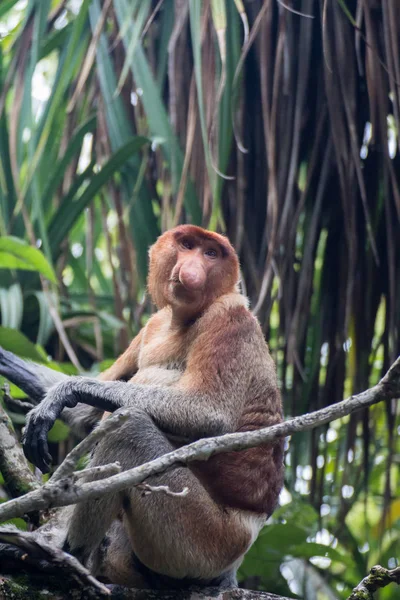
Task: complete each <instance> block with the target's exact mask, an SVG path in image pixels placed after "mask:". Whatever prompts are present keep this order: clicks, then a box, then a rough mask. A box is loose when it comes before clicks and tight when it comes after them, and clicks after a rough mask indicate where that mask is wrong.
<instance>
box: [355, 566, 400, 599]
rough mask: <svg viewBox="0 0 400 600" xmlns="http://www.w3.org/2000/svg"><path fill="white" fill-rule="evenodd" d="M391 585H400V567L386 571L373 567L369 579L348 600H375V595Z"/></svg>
mask: <svg viewBox="0 0 400 600" xmlns="http://www.w3.org/2000/svg"><path fill="white" fill-rule="evenodd" d="M389 583H397V584H398V585H400V567H396V569H391V570H390V569H385V568H384V567H381V566H380V565H377V566H376V567H372V569H371V570H370V572H369V575H367V577H364V579H363V580H362V581H361V582H360V583H359V584H358V586H357V587H355V588H354V590H353V591H352V593H351V594H350V596H349V597H348V599H347V600H373V594H374V592H376V591H377V590H378V589H380V588H384V587H386V586H387V585H389Z"/></svg>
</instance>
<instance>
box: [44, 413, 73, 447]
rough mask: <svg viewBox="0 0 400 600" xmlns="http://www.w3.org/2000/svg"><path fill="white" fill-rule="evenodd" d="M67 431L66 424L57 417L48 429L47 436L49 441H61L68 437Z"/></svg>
mask: <svg viewBox="0 0 400 600" xmlns="http://www.w3.org/2000/svg"><path fill="white" fill-rule="evenodd" d="M69 433H70V429H69V427H68V425H66V424H65V423H63V422H62V421H60V420H59V419H57V420H56V422H55V423H54V425H53V427H52V428H51V429H50V431H49V433H48V436H47V437H48V440H49V442H53V443H57V442H63V441H64V440H66V439H67V438H68V436H69Z"/></svg>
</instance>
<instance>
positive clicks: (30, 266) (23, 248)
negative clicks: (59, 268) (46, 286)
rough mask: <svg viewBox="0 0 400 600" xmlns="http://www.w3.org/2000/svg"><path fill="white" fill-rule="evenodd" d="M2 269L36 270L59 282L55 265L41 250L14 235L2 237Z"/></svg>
mask: <svg viewBox="0 0 400 600" xmlns="http://www.w3.org/2000/svg"><path fill="white" fill-rule="evenodd" d="M0 269H22V270H25V271H36V272H37V273H41V274H42V275H44V276H45V277H46V278H47V279H50V281H52V282H53V283H56V282H57V279H56V276H55V273H54V271H53V267H52V266H51V265H50V264H49V263H48V261H47V260H46V258H45V257H44V256H43V254H42V253H41V252H40V250H38V249H37V248H35V247H34V246H29V244H27V243H26V242H24V241H23V240H20V239H19V238H16V237H12V236H6V237H3V238H1V239H0Z"/></svg>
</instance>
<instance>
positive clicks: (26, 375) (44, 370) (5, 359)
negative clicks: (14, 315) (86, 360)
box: [0, 346, 68, 403]
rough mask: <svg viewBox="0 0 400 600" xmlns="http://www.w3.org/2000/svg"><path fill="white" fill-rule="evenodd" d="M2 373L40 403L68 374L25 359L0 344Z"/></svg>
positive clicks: (34, 400)
mask: <svg viewBox="0 0 400 600" xmlns="http://www.w3.org/2000/svg"><path fill="white" fill-rule="evenodd" d="M0 375H3V376H4V377H6V378H7V379H8V380H9V381H11V383H14V384H15V385H17V386H18V387H19V388H21V390H22V391H23V392H25V393H26V394H27V395H28V396H29V398H31V400H33V402H35V403H39V402H40V401H41V400H42V399H43V397H44V396H45V394H46V392H47V390H48V389H49V388H51V387H52V386H53V385H55V384H56V383H60V381H63V380H64V379H67V378H68V375H65V374H64V373H60V372H58V371H54V370H53V369H49V368H48V367H45V366H44V365H39V364H37V363H34V362H31V361H28V360H23V359H22V358H19V356H16V355H15V354H13V353H12V352H9V351H8V350H4V348H2V347H1V346H0Z"/></svg>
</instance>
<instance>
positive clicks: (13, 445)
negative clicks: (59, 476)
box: [0, 391, 41, 498]
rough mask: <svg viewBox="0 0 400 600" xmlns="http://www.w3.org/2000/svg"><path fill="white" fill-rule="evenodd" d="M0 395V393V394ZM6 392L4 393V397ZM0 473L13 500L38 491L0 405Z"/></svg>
mask: <svg viewBox="0 0 400 600" xmlns="http://www.w3.org/2000/svg"><path fill="white" fill-rule="evenodd" d="M0 394H1V392H0ZM5 394H7V392H6V391H5V392H4V395H5ZM0 473H1V474H2V475H3V477H4V484H5V488H6V490H7V492H8V493H9V494H10V496H12V497H13V498H15V497H17V496H22V495H23V494H26V493H27V492H30V491H31V490H35V489H39V488H40V487H41V486H40V483H39V481H38V480H37V479H36V478H35V476H34V474H33V473H32V471H31V470H30V468H29V465H28V463H27V461H26V458H25V456H24V453H23V452H22V448H21V446H20V444H19V442H18V440H17V436H16V435H15V430H14V426H13V424H12V421H11V419H10V417H9V416H8V414H7V413H6V411H5V410H4V409H3V407H2V406H1V404H0Z"/></svg>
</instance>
